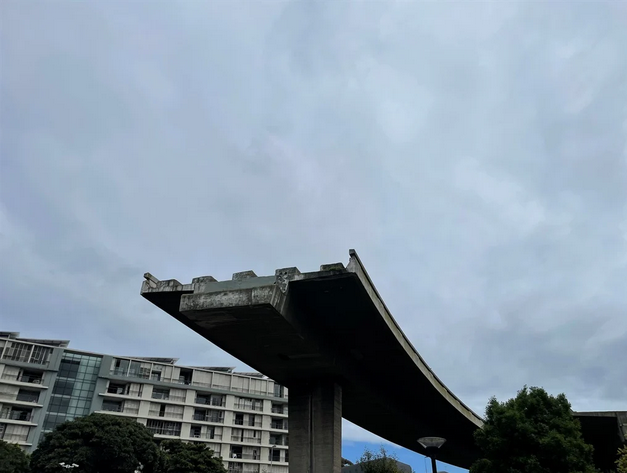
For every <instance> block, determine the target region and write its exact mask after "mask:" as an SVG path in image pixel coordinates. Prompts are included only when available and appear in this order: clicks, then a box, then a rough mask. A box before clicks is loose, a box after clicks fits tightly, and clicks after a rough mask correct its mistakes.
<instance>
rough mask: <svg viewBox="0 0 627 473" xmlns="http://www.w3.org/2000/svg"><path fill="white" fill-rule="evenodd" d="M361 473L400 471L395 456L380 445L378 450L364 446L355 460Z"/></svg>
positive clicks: (394, 472)
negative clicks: (357, 459) (361, 452)
mask: <svg viewBox="0 0 627 473" xmlns="http://www.w3.org/2000/svg"><path fill="white" fill-rule="evenodd" d="M357 464H358V465H359V466H361V471H362V473H400V470H399V469H398V465H397V459H396V456H395V455H393V454H389V453H388V452H387V451H386V450H385V448H383V447H381V448H380V449H379V451H378V452H373V451H371V450H369V449H368V448H366V449H365V450H364V453H363V454H362V455H361V458H360V459H359V461H358V462H357Z"/></svg>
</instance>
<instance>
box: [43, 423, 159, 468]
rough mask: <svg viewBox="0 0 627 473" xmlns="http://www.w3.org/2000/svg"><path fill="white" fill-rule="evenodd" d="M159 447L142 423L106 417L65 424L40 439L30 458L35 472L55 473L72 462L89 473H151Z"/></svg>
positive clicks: (156, 461) (156, 464) (155, 464)
mask: <svg viewBox="0 0 627 473" xmlns="http://www.w3.org/2000/svg"><path fill="white" fill-rule="evenodd" d="M158 459H159V448H158V447H157V445H156V443H155V442H154V441H153V436H152V433H150V431H149V430H148V429H147V428H146V427H145V426H144V425H142V424H140V423H138V422H136V421H135V420H131V419H124V418H121V417H117V416H112V415H107V414H91V415H89V416H87V417H82V418H79V419H76V420H73V421H69V422H65V423H63V424H61V425H59V426H57V428H56V429H55V430H54V431H53V432H50V433H48V434H46V436H45V437H44V439H43V440H42V441H41V442H40V444H39V447H38V448H37V450H35V451H34V452H33V454H32V457H31V467H32V470H33V472H36V473H53V472H55V473H58V472H59V464H60V463H61V462H64V463H69V464H71V463H76V464H77V465H79V468H78V469H77V471H79V472H89V473H134V471H135V470H136V469H137V468H138V467H139V465H143V470H142V471H143V473H155V471H156V468H157V466H158Z"/></svg>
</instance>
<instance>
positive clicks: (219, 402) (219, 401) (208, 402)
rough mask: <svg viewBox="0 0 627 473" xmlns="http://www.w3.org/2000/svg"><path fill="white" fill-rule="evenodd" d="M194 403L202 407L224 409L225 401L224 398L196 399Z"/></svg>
mask: <svg viewBox="0 0 627 473" xmlns="http://www.w3.org/2000/svg"><path fill="white" fill-rule="evenodd" d="M194 402H195V403H196V404H201V405H203V406H218V407H224V406H225V405H226V399H224V398H214V397H212V398H206V397H202V396H201V397H197V398H196V399H195V400H194Z"/></svg>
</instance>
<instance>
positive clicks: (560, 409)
mask: <svg viewBox="0 0 627 473" xmlns="http://www.w3.org/2000/svg"><path fill="white" fill-rule="evenodd" d="M475 440H476V442H477V446H478V447H479V449H480V451H481V452H482V458H481V459H480V460H478V461H477V462H475V463H474V464H473V465H472V467H471V468H470V472H471V473H497V472H498V473H592V472H595V471H596V470H595V468H594V466H593V462H592V447H591V446H590V445H588V444H586V443H585V442H584V440H583V438H582V436H581V427H580V425H579V421H578V420H577V419H575V418H574V416H573V415H572V411H571V408H570V403H569V402H568V400H567V399H566V396H565V395H564V394H560V395H558V396H556V397H554V396H550V395H549V394H547V392H546V391H545V390H544V389H542V388H535V387H532V388H527V387H526V386H525V387H524V388H523V389H522V390H520V391H519V392H518V394H517V396H516V397H515V398H514V399H510V400H509V401H507V402H504V403H499V402H498V401H497V400H496V398H492V399H490V401H489V402H488V406H487V408H486V416H485V423H484V425H483V428H481V429H479V430H477V431H476V432H475Z"/></svg>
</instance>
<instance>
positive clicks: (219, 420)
mask: <svg viewBox="0 0 627 473" xmlns="http://www.w3.org/2000/svg"><path fill="white" fill-rule="evenodd" d="M194 420H200V421H202V422H215V423H216V424H223V423H224V417H222V416H217V415H205V414H194Z"/></svg>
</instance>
